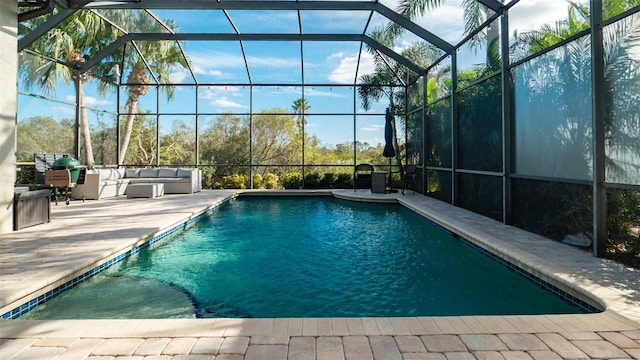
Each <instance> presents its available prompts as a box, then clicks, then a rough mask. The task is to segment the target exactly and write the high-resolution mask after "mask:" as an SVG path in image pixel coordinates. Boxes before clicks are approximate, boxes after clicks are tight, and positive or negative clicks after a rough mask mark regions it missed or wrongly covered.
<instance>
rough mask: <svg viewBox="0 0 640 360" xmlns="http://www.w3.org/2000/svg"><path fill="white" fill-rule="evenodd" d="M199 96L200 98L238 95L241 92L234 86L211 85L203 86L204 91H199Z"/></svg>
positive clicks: (240, 94)
mask: <svg viewBox="0 0 640 360" xmlns="http://www.w3.org/2000/svg"><path fill="white" fill-rule="evenodd" d="M200 94H202V95H200V98H201V99H216V98H219V97H225V98H226V97H228V96H229V95H230V96H234V97H239V96H242V93H241V91H240V88H238V87H235V86H231V87H228V86H225V87H221V86H212V87H206V88H204V92H202V91H201V92H200Z"/></svg>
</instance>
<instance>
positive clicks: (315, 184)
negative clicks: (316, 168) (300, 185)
mask: <svg viewBox="0 0 640 360" xmlns="http://www.w3.org/2000/svg"><path fill="white" fill-rule="evenodd" d="M304 188H305V189H320V174H318V173H317V172H312V173H306V174H304Z"/></svg>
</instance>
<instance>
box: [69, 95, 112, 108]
mask: <svg viewBox="0 0 640 360" xmlns="http://www.w3.org/2000/svg"><path fill="white" fill-rule="evenodd" d="M64 100H65V101H68V102H75V101H76V97H75V96H73V95H67V96H66V97H65V98H64ZM84 104H85V105H86V106H105V105H111V104H113V102H111V101H110V100H106V99H98V98H95V97H93V96H86V95H85V97H84Z"/></svg>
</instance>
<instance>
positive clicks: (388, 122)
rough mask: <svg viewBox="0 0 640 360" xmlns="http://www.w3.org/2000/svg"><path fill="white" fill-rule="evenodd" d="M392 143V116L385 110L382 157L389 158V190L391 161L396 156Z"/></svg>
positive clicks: (389, 111) (393, 142)
mask: <svg viewBox="0 0 640 360" xmlns="http://www.w3.org/2000/svg"><path fill="white" fill-rule="evenodd" d="M394 144H395V141H393V115H391V110H389V108H387V113H386V115H385V123H384V150H383V151H382V156H384V157H387V158H389V188H391V159H392V158H393V157H394V156H396V148H395V146H394Z"/></svg>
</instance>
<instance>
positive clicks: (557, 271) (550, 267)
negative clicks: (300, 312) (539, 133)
mask: <svg viewBox="0 0 640 360" xmlns="http://www.w3.org/2000/svg"><path fill="white" fill-rule="evenodd" d="M239 195H240V196H251V195H289V196H290V195H315V196H320V195H332V196H334V197H337V198H342V199H348V200H355V201H371V202H387V203H399V204H401V205H403V206H405V207H407V208H409V209H411V210H413V211H415V212H417V213H419V214H421V215H422V216H425V217H426V218H428V219H429V220H431V221H433V222H434V223H436V224H439V225H440V226H443V227H444V228H446V229H448V230H449V231H452V232H454V233H456V234H458V235H460V236H462V237H464V238H465V239H466V240H467V241H469V242H471V243H473V244H475V245H477V246H478V247H480V248H482V249H485V250H486V251H488V252H489V253H493V254H495V255H497V256H499V257H500V258H502V259H504V260H506V261H508V262H511V263H513V264H515V265H517V266H518V267H520V268H522V269H523V270H525V271H527V272H529V273H531V274H533V275H535V276H537V277H538V278H540V279H542V280H544V281H546V282H548V283H550V284H552V285H554V286H557V287H559V288H561V289H563V290H565V291H567V292H568V293H569V294H571V295H573V296H576V297H577V298H579V299H585V300H587V301H588V302H590V303H594V304H597V305H599V306H600V307H601V308H602V309H605V310H608V311H615V312H616V313H618V314H620V315H622V316H624V317H626V318H628V319H631V320H633V321H635V322H638V321H639V319H640V313H639V312H640V310H638V309H640V301H638V294H637V292H635V293H629V291H623V292H620V291H617V290H616V289H614V290H613V291H612V290H611V289H610V288H609V287H606V286H600V285H599V284H598V282H597V281H587V282H585V281H576V277H573V276H571V273H570V272H568V271H566V270H567V269H562V266H558V265H560V264H559V263H558V262H554V261H551V262H549V261H548V260H547V259H543V258H540V257H539V256H537V255H536V254H532V253H531V252H530V249H522V248H521V247H518V246H514V244H510V243H509V242H508V241H504V239H500V238H499V235H500V234H502V235H503V236H504V234H505V233H510V234H516V236H523V237H526V238H527V239H529V240H530V239H531V238H533V239H535V241H536V242H541V243H544V244H545V246H548V247H551V248H554V250H556V251H560V250H561V252H562V253H563V254H564V253H566V252H567V251H568V252H572V253H574V254H572V256H577V257H578V258H580V266H582V267H584V266H586V265H587V264H590V265H592V266H593V265H595V266H596V268H597V269H602V268H604V267H608V268H610V269H614V270H618V271H620V270H622V271H623V273H625V274H626V275H625V276H626V280H628V279H629V278H631V279H633V278H634V277H635V281H636V282H637V281H640V280H639V279H640V276H639V275H638V274H639V273H638V271H637V270H635V269H630V268H624V267H623V266H620V264H617V263H615V262H611V261H608V260H604V259H598V258H594V257H592V256H590V255H588V257H587V256H585V253H584V251H581V250H578V249H575V248H571V247H569V246H568V245H564V244H561V243H558V242H555V241H551V240H548V239H545V238H542V237H539V236H537V235H534V234H531V233H528V232H524V231H522V230H520V229H517V228H514V227H510V226H506V225H503V224H501V223H499V222H496V221H493V220H490V219H487V218H485V217H482V216H480V215H477V214H474V213H471V212H468V211H465V210H463V209H460V208H456V207H452V206H451V205H448V204H445V203H442V202H440V201H438V200H434V199H431V198H428V197H426V196H422V195H419V194H411V195H409V194H407V195H406V196H402V195H400V194H398V193H396V194H371V193H370V192H367V191H354V190H332V191H326V190H321V191H296V190H293V191H291V190H286V191H278V190H269V191H263V190H246V191H228V192H226V193H225V194H224V196H223V197H222V198H221V199H218V201H216V202H215V203H213V204H210V205H209V206H205V207H204V208H201V209H200V211H195V212H192V213H191V214H190V215H189V216H187V217H183V218H182V221H177V222H174V223H172V224H170V225H168V226H165V227H164V228H161V229H159V230H158V231H155V232H153V233H152V234H147V235H146V236H142V237H140V238H138V239H136V240H135V241H133V242H132V243H130V244H128V245H127V246H125V247H124V248H121V249H119V250H118V251H115V252H113V253H112V254H111V255H110V256H107V257H105V258H102V259H101V260H98V261H96V262H93V263H92V264H91V265H87V266H85V267H82V268H81V269H76V270H75V271H70V272H69V273H68V274H66V275H65V276H63V277H62V278H60V279H58V280H56V281H54V282H53V283H51V284H49V285H47V286H44V287H42V288H41V289H39V290H37V291H36V292H31V294H26V295H24V296H22V297H20V299H17V300H14V301H12V302H11V303H10V304H9V305H6V304H5V305H4V306H3V308H2V312H1V313H2V314H5V313H6V309H8V308H10V307H11V306H14V307H15V304H16V303H19V302H20V303H21V305H22V303H24V302H26V303H27V304H28V303H29V302H32V301H33V298H35V299H36V301H37V299H38V298H39V297H41V296H46V293H47V292H50V291H52V290H53V289H54V288H55V287H59V286H61V285H64V284H65V283H66V282H68V281H70V280H73V279H74V278H78V277H79V276H81V275H82V274H84V273H86V272H88V271H92V269H93V268H95V267H96V266H103V264H105V263H108V262H109V261H112V259H114V258H116V259H117V258H120V257H122V256H123V254H125V253H127V252H131V251H134V252H135V251H137V250H136V248H139V247H140V246H146V245H145V243H148V242H149V241H150V240H152V239H154V237H155V236H158V235H161V236H166V235H167V234H163V233H165V232H167V231H171V232H173V231H176V230H177V229H179V228H182V227H184V226H187V225H188V223H190V222H193V221H195V220H196V219H197V218H198V217H200V216H202V215H203V214H205V213H207V212H209V211H211V210H212V209H215V208H216V207H217V206H219V205H220V204H221V203H224V202H226V201H228V200H229V199H231V198H233V197H235V196H239ZM479 224H484V226H485V228H483V229H478V225H479ZM487 226H489V227H490V229H489V230H488V231H487V229H486V227H487ZM496 230H499V231H496ZM155 241H157V240H155ZM516 245H518V242H516ZM546 253H548V251H547V252H546ZM546 253H545V254H546ZM92 266H93V268H91V267H92ZM89 268H91V269H89ZM610 273H611V272H610ZM609 275H610V274H609ZM624 280H625V279H622V280H621V281H624ZM632 284H635V283H633V282H632ZM27 298H29V299H28V300H29V301H25V299H27Z"/></svg>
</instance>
